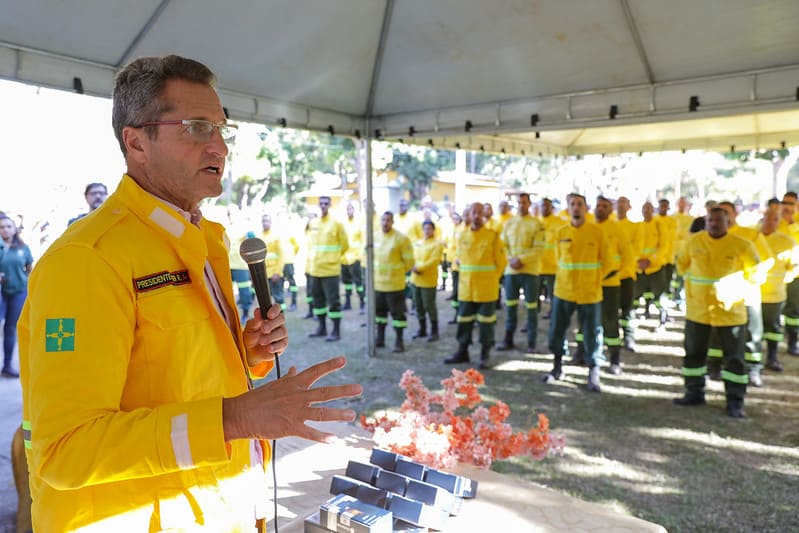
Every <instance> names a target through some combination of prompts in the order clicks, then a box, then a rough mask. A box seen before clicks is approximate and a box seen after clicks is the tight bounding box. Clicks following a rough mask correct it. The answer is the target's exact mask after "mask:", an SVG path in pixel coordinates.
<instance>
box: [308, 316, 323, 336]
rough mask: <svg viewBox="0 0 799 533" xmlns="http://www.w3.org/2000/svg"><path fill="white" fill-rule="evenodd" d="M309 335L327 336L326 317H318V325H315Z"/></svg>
mask: <svg viewBox="0 0 799 533" xmlns="http://www.w3.org/2000/svg"><path fill="white" fill-rule="evenodd" d="M308 336H309V337H325V336H327V317H326V316H325V315H321V316H320V317H319V325H318V326H316V331H314V332H313V333H309V334H308Z"/></svg>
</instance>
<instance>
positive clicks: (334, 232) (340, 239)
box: [308, 215, 349, 278]
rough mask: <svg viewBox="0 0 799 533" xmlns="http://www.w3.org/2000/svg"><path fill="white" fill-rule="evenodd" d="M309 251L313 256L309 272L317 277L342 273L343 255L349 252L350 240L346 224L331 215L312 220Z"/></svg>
mask: <svg viewBox="0 0 799 533" xmlns="http://www.w3.org/2000/svg"><path fill="white" fill-rule="evenodd" d="M309 241H310V242H309V245H308V253H309V254H310V256H311V259H310V265H309V272H308V273H309V274H310V275H312V276H314V277H317V278H328V277H331V276H340V275H341V256H342V255H344V254H345V253H346V252H347V249H348V248H349V241H348V240H347V232H346V231H344V226H343V225H342V224H341V222H339V221H338V220H335V219H334V218H333V217H332V216H331V215H327V216H326V217H320V218H316V219H314V220H313V221H312V222H311V227H310V232H309Z"/></svg>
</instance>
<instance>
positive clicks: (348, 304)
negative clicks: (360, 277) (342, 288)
mask: <svg viewBox="0 0 799 533" xmlns="http://www.w3.org/2000/svg"><path fill="white" fill-rule="evenodd" d="M350 309H352V293H351V292H346V293H344V305H342V306H341V310H342V311H349V310H350Z"/></svg>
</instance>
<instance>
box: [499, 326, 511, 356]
mask: <svg viewBox="0 0 799 533" xmlns="http://www.w3.org/2000/svg"><path fill="white" fill-rule="evenodd" d="M514 348H515V346H514V345H513V332H511V331H506V332H505V338H504V339H503V340H502V342H500V343H499V344H497V350H499V351H500V352H506V351H508V350H513V349H514Z"/></svg>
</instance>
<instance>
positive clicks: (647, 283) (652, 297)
mask: <svg viewBox="0 0 799 533" xmlns="http://www.w3.org/2000/svg"><path fill="white" fill-rule="evenodd" d="M641 213H642V214H643V215H644V220H643V221H642V222H640V223H639V226H638V227H639V228H640V231H641V249H640V250H639V252H638V272H637V277H636V280H635V299H636V300H637V299H638V298H640V297H641V296H643V297H644V316H645V317H646V318H649V307H650V305H651V304H653V303H654V304H655V307H656V308H657V310H658V312H659V314H660V326H661V327H663V326H665V324H666V318H667V317H666V308H665V307H664V306H663V302H662V301H661V297H662V296H663V293H664V292H665V291H666V285H667V283H668V282H667V281H666V272H665V270H664V269H663V265H664V263H665V260H664V258H665V255H666V254H667V253H668V244H667V237H666V236H664V235H663V231H662V228H661V225H660V224H659V223H658V221H657V219H655V218H654V213H655V208H654V206H653V205H652V202H644V205H643V206H642V207H641Z"/></svg>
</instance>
